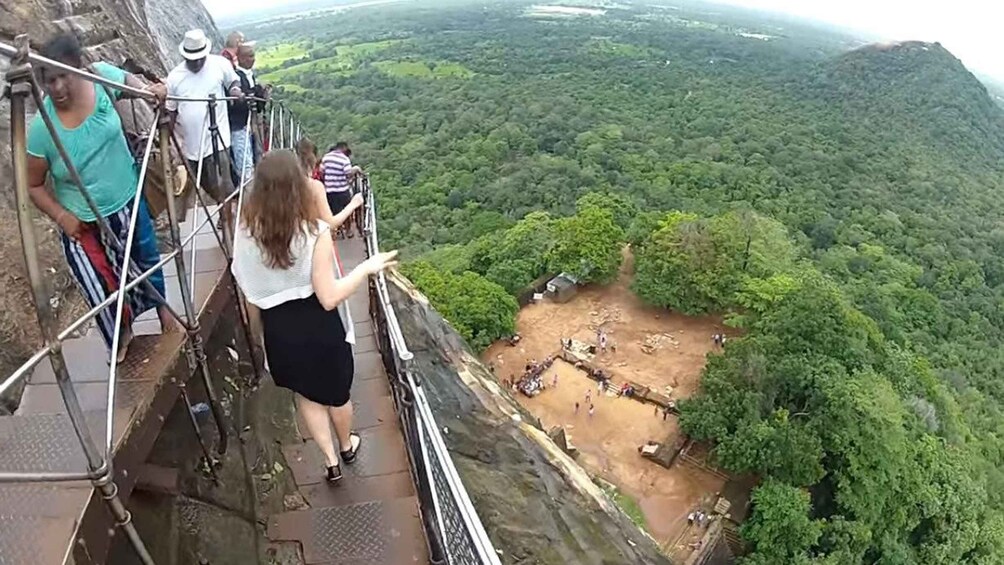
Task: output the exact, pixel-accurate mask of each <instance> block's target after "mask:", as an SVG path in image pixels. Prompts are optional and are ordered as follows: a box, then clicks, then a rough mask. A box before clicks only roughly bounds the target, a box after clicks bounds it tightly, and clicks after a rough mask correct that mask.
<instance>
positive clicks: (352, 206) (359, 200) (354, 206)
mask: <svg viewBox="0 0 1004 565" xmlns="http://www.w3.org/2000/svg"><path fill="white" fill-rule="evenodd" d="M364 203H365V202H364V201H363V195H362V194H356V195H355V196H353V197H352V200H351V201H349V206H348V208H349V210H358V209H359V208H361V207H362V205H363V204H364Z"/></svg>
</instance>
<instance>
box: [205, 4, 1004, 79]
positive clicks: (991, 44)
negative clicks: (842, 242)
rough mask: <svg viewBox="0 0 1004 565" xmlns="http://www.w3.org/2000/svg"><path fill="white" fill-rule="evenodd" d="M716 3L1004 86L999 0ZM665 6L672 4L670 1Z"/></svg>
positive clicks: (219, 13)
mask: <svg viewBox="0 0 1004 565" xmlns="http://www.w3.org/2000/svg"><path fill="white" fill-rule="evenodd" d="M294 1H295V0H240V1H239V2H234V1H233V0H203V2H204V3H205V5H206V7H207V8H208V9H209V11H210V13H212V14H213V16H215V17H228V16H234V15H237V14H240V13H246V12H254V11H258V10H262V9H265V8H270V7H276V6H282V5H283V4H290V3H293V2H294ZM714 1H715V2H717V3H723V4H732V5H736V6H743V7H747V8H755V9H761V10H768V11H773V12H781V13H785V14H790V15H794V16H799V17H803V18H809V19H814V20H819V21H824V22H827V23H830V24H834V25H836V26H839V27H843V28H848V29H851V30H856V31H860V32H864V33H866V34H868V35H871V36H876V37H877V38H881V39H885V40H907V39H919V40H923V41H940V42H941V44H942V45H944V46H945V48H946V49H948V50H949V51H951V52H952V53H953V54H954V55H955V56H956V57H958V58H959V59H961V60H962V62H963V63H965V64H966V66H967V67H969V69H970V70H973V71H976V72H979V73H982V74H986V75H989V76H991V77H993V78H995V79H996V80H997V81H1000V82H1002V83H1004V2H1002V1H1001V0H714ZM661 2H666V3H671V2H672V0H661ZM542 3H549V4H550V3H558V0H542ZM569 3H574V0H569Z"/></svg>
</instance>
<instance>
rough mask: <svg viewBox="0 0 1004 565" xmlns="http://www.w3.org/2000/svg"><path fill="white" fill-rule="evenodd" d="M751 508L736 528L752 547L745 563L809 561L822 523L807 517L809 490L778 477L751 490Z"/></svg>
mask: <svg viewBox="0 0 1004 565" xmlns="http://www.w3.org/2000/svg"><path fill="white" fill-rule="evenodd" d="M752 507H753V512H752V514H751V515H750V518H749V519H748V520H747V521H746V523H744V524H743V525H742V526H741V528H740V530H739V531H740V533H741V534H742V536H743V538H744V539H745V540H746V541H748V542H749V543H750V545H751V546H752V547H753V551H752V553H751V555H750V557H748V558H746V560H744V562H746V563H757V564H760V563H763V564H767V563H779V564H780V563H805V564H808V563H809V550H810V549H811V548H812V546H813V545H815V544H816V542H817V541H818V540H819V536H820V534H821V533H822V526H821V524H820V523H819V522H817V521H815V520H812V519H811V518H809V510H810V507H811V505H810V502H809V493H808V492H806V491H804V490H802V489H798V488H795V487H792V486H789V485H787V484H784V483H782V482H779V481H766V482H764V483H763V484H761V485H760V486H758V487H757V488H756V489H754V490H753V496H752Z"/></svg>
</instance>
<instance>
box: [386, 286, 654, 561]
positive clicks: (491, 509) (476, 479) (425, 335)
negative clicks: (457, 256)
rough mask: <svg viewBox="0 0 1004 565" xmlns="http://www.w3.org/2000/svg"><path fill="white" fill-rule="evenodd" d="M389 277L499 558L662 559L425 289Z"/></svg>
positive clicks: (419, 368) (417, 367)
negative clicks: (536, 423) (438, 310)
mask: <svg viewBox="0 0 1004 565" xmlns="http://www.w3.org/2000/svg"><path fill="white" fill-rule="evenodd" d="M393 282H394V284H392V285H390V286H391V294H392V297H393V300H394V307H395V309H396V312H397V315H398V318H399V320H400V322H401V325H402V330H403V332H404V335H405V339H406V341H407V343H408V346H409V348H410V349H411V350H412V351H413V352H414V354H415V360H414V361H413V363H414V365H413V369H414V372H415V374H416V375H419V376H420V378H421V379H422V383H423V386H424V387H425V391H426V394H427V395H428V398H429V402H430V403H431V404H432V409H433V411H434V413H435V415H436V419H437V423H438V425H439V427H440V428H441V429H443V428H445V429H446V430H447V431H446V433H445V439H446V443H447V445H448V447H449V449H450V452H451V454H452V456H453V460H454V463H455V464H456V466H457V469H458V471H459V473H460V475H461V478H462V479H463V481H464V484H465V485H466V487H467V490H468V492H469V493H470V495H471V499H472V500H473V501H474V505H475V507H476V508H477V511H478V514H479V515H480V517H481V520H482V521H483V522H484V524H485V528H486V530H487V532H488V535H489V536H490V537H491V539H492V541H493V542H494V544H495V547H496V549H498V550H500V551H501V552H502V554H503V559H502V561H503V563H506V564H510V563H520V564H523V563H526V564H530V563H533V564H540V565H551V564H554V565H559V564H560V565H565V564H571V563H574V564H583V565H593V564H595V565H613V564H625V565H627V564H632V565H634V564H653V565H654V564H668V563H669V560H668V558H666V557H665V556H663V555H662V554H661V553H660V552H659V549H658V547H657V546H656V544H655V542H654V541H653V540H652V539H651V538H650V537H649V536H647V535H646V534H645V533H644V532H642V531H641V530H639V529H638V527H637V526H635V525H634V523H632V522H631V520H630V519H629V518H628V517H627V516H626V515H625V514H624V513H623V512H621V511H620V509H619V508H617V507H616V506H615V505H614V503H613V502H611V501H610V499H609V498H608V497H607V496H606V495H605V494H604V493H603V491H602V490H601V489H600V488H599V487H598V486H596V485H595V484H594V483H593V482H592V481H591V480H590V478H589V476H588V475H587V474H586V472H585V471H584V470H583V469H582V468H581V467H580V466H579V465H578V464H577V463H576V462H575V461H574V460H572V459H571V458H569V457H568V456H567V455H565V454H564V453H563V452H562V451H561V450H560V449H558V447H557V446H556V445H555V444H554V442H552V441H551V439H550V438H548V437H547V434H546V433H544V432H543V431H541V430H539V429H537V428H536V427H534V426H533V425H531V424H529V423H528V422H530V421H532V418H531V417H530V416H529V414H526V413H525V412H523V411H522V409H521V407H520V406H519V405H518V404H517V403H516V402H515V400H513V399H512V397H510V396H509V393H508V392H507V391H504V390H502V389H501V388H500V387H498V386H497V384H496V383H495V380H494V379H493V378H492V377H491V375H490V373H489V372H488V370H487V369H486V368H485V367H484V366H483V365H482V364H481V363H480V361H478V359H477V358H476V357H475V356H474V355H473V354H472V353H471V352H470V350H469V348H468V347H467V345H466V343H464V341H463V339H462V338H460V336H459V335H457V334H456V332H454V331H453V329H452V328H451V327H450V326H449V324H448V323H447V322H445V321H444V320H443V319H442V318H441V317H440V316H439V315H438V314H437V313H436V312H435V311H434V310H433V309H432V308H431V307H430V306H429V304H428V302H427V301H426V300H425V298H424V297H422V296H421V295H420V294H419V293H418V292H417V291H416V290H415V289H414V288H413V287H412V286H411V285H410V284H409V283H408V282H407V281H406V280H404V279H397V278H395V280H394V281H393ZM514 415H518V417H514Z"/></svg>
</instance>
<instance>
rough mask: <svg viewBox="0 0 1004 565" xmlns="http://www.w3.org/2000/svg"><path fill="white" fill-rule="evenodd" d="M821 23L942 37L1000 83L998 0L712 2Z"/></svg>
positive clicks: (1001, 11) (886, 35)
mask: <svg viewBox="0 0 1004 565" xmlns="http://www.w3.org/2000/svg"><path fill="white" fill-rule="evenodd" d="M715 1H716V2H718V3H722V4H732V5H735V6H743V7H747V8H755V9H760V10H768V11H773V12H781V13H785V14H790V15H794V16H799V17H803V18H809V19H814V20H819V21H824V22H827V23H830V24H834V25H837V26H839V27H842V28H847V29H850V30H857V31H861V32H864V33H866V34H869V35H873V36H877V37H878V38H881V39H885V40H890V41H891V40H907V39H918V40H922V41H940V42H941V44H942V45H943V46H944V47H945V48H946V49H948V50H949V51H951V52H952V54H953V55H955V56H956V57H958V58H959V59H961V60H962V62H963V63H965V64H966V66H967V67H969V69H970V70H971V71H976V72H980V73H983V74H987V75H990V76H991V77H993V78H994V79H996V80H998V81H1001V82H1004V33H1002V32H1004V2H1001V1H1000V0H952V1H946V0H715Z"/></svg>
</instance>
